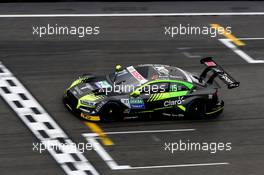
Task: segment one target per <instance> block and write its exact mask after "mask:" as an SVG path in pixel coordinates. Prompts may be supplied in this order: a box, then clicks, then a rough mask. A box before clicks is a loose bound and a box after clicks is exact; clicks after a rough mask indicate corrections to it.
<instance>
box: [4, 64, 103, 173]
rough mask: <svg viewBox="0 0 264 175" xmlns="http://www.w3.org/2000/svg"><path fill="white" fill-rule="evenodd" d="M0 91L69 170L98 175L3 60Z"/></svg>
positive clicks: (64, 167)
mask: <svg viewBox="0 0 264 175" xmlns="http://www.w3.org/2000/svg"><path fill="white" fill-rule="evenodd" d="M0 95H1V96H2V98H3V99H4V100H5V101H6V103H7V104H8V105H9V106H10V107H11V108H12V109H13V110H14V111H15V113H16V114H17V116H18V117H19V118H20V119H21V120H22V121H23V123H24V124H25V125H26V126H27V127H28V128H29V129H30V131H31V132H32V133H33V134H34V135H35V136H36V137H37V138H38V139H39V140H40V141H41V143H43V144H45V145H48V148H47V150H48V151H49V153H50V154H51V155H52V157H53V158H54V159H55V160H56V162H57V163H58V164H59V165H60V166H61V167H62V169H63V170H64V171H65V173H66V174H68V175H77V174H78V175H85V174H86V175H87V174H89V175H99V173H98V172H97V171H96V169H95V168H94V167H93V166H92V165H91V164H90V162H89V161H88V160H87V159H86V157H84V155H83V154H82V153H81V152H80V151H79V150H78V149H77V148H76V147H74V146H72V145H74V144H73V141H72V140H71V139H70V138H69V137H68V136H67V135H66V133H65V132H64V131H63V129H62V128H61V127H60V126H59V125H58V124H57V123H56V122H55V121H54V120H53V118H52V117H51V116H50V115H49V114H48V113H47V112H46V111H45V109H44V108H43V107H42V106H41V105H40V104H39V103H38V102H37V100H36V99H35V98H34V97H33V96H32V95H31V94H30V92H29V91H28V90H27V89H26V88H25V87H24V86H23V85H22V84H21V83H20V82H19V80H18V79H17V78H16V77H15V76H14V75H13V74H12V73H11V72H10V71H9V70H8V69H7V68H6V67H5V66H4V65H3V64H2V63H1V62H0ZM47 143H48V144H47ZM63 144H66V145H69V147H65V146H62V145H63ZM58 147H59V148H58Z"/></svg>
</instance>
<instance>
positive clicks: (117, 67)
mask: <svg viewBox="0 0 264 175" xmlns="http://www.w3.org/2000/svg"><path fill="white" fill-rule="evenodd" d="M121 70H122V66H121V65H119V64H118V65H116V66H115V71H116V72H120V71H121Z"/></svg>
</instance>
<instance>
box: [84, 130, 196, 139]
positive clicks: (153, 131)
mask: <svg viewBox="0 0 264 175" xmlns="http://www.w3.org/2000/svg"><path fill="white" fill-rule="evenodd" d="M188 131H195V129H172V130H146V131H118V132H105V134H107V135H112V134H142V133H162V132H188ZM91 134H92V133H87V134H83V136H84V137H85V136H90V135H91Z"/></svg>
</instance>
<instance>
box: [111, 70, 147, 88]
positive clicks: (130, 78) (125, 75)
mask: <svg viewBox="0 0 264 175" xmlns="http://www.w3.org/2000/svg"><path fill="white" fill-rule="evenodd" d="M141 73H143V72H142V71H138V69H135V68H134V67H133V66H130V67H127V68H126V69H124V70H122V71H120V72H114V73H111V74H109V79H110V80H111V83H112V84H114V85H117V86H122V87H126V88H128V89H131V90H128V91H132V90H133V89H135V88H137V87H138V86H140V85H142V84H144V83H146V82H147V80H146V79H145V77H144V76H143V75H142V74H141ZM126 91H127V90H126Z"/></svg>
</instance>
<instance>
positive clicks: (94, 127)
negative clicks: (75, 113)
mask: <svg viewBox="0 0 264 175" xmlns="http://www.w3.org/2000/svg"><path fill="white" fill-rule="evenodd" d="M84 124H85V125H86V126H88V127H89V128H90V129H91V130H92V132H94V133H97V134H98V136H99V138H100V139H101V141H102V143H103V144H104V145H106V146H111V145H114V143H113V141H112V140H111V139H110V138H108V137H107V136H106V133H104V131H103V130H102V129H101V128H100V126H98V125H97V124H96V123H91V122H84Z"/></svg>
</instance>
